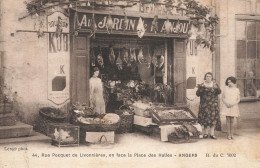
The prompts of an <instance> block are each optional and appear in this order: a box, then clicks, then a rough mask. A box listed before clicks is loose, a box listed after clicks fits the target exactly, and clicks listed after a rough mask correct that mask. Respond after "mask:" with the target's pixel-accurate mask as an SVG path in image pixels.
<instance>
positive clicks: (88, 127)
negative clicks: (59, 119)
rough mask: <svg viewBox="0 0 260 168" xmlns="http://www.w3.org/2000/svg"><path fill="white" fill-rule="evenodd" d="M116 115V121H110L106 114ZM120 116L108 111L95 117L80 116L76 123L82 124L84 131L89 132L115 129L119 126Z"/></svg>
mask: <svg viewBox="0 0 260 168" xmlns="http://www.w3.org/2000/svg"><path fill="white" fill-rule="evenodd" d="M111 115H114V116H116V117H117V119H116V122H110V121H109V118H106V116H111ZM119 123H120V117H119V116H118V115H115V114H112V113H108V114H101V115H99V116H98V117H95V118H90V117H88V118H85V117H78V118H77V120H76V121H75V123H74V124H76V125H78V126H80V127H81V128H83V129H84V131H88V132H106V131H115V130H116V129H117V128H118V127H119Z"/></svg>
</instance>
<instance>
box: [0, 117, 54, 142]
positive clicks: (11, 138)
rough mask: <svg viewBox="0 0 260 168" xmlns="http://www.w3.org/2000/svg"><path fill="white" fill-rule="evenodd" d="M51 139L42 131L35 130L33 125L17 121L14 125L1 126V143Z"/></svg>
mask: <svg viewBox="0 0 260 168" xmlns="http://www.w3.org/2000/svg"><path fill="white" fill-rule="evenodd" d="M47 139H48V140H49V139H50V138H49V137H47V136H45V135H42V134H40V133H37V132H34V131H33V126H31V125H28V124H24V123H22V122H17V123H16V124H15V125H13V126H1V127H0V144H3V143H14V142H27V141H41V140H47Z"/></svg>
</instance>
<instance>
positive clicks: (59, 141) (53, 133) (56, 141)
mask: <svg viewBox="0 0 260 168" xmlns="http://www.w3.org/2000/svg"><path fill="white" fill-rule="evenodd" d="M47 135H48V136H49V137H51V138H52V145H55V146H58V147H61V146H79V126H75V125H72V124H69V123H49V124H48V127H47Z"/></svg>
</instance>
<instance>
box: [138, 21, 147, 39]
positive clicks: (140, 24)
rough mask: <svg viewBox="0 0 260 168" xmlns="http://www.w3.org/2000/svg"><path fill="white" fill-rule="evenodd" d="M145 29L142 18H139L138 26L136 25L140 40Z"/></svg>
mask: <svg viewBox="0 0 260 168" xmlns="http://www.w3.org/2000/svg"><path fill="white" fill-rule="evenodd" d="M144 32H145V28H144V22H143V20H142V18H141V17H140V18H139V21H138V25H137V35H138V37H139V38H142V37H143V36H144Z"/></svg>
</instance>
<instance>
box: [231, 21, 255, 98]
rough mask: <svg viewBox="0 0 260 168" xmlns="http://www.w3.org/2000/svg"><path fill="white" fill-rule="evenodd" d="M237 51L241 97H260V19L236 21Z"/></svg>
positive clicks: (238, 82) (238, 83)
mask: <svg viewBox="0 0 260 168" xmlns="http://www.w3.org/2000/svg"><path fill="white" fill-rule="evenodd" d="M236 53H237V65H236V66H237V67H236V74H237V79H238V81H237V86H238V88H239V89H240V92H241V97H244V98H260V21H251V20H250V21H241V20H240V21H236Z"/></svg>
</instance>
